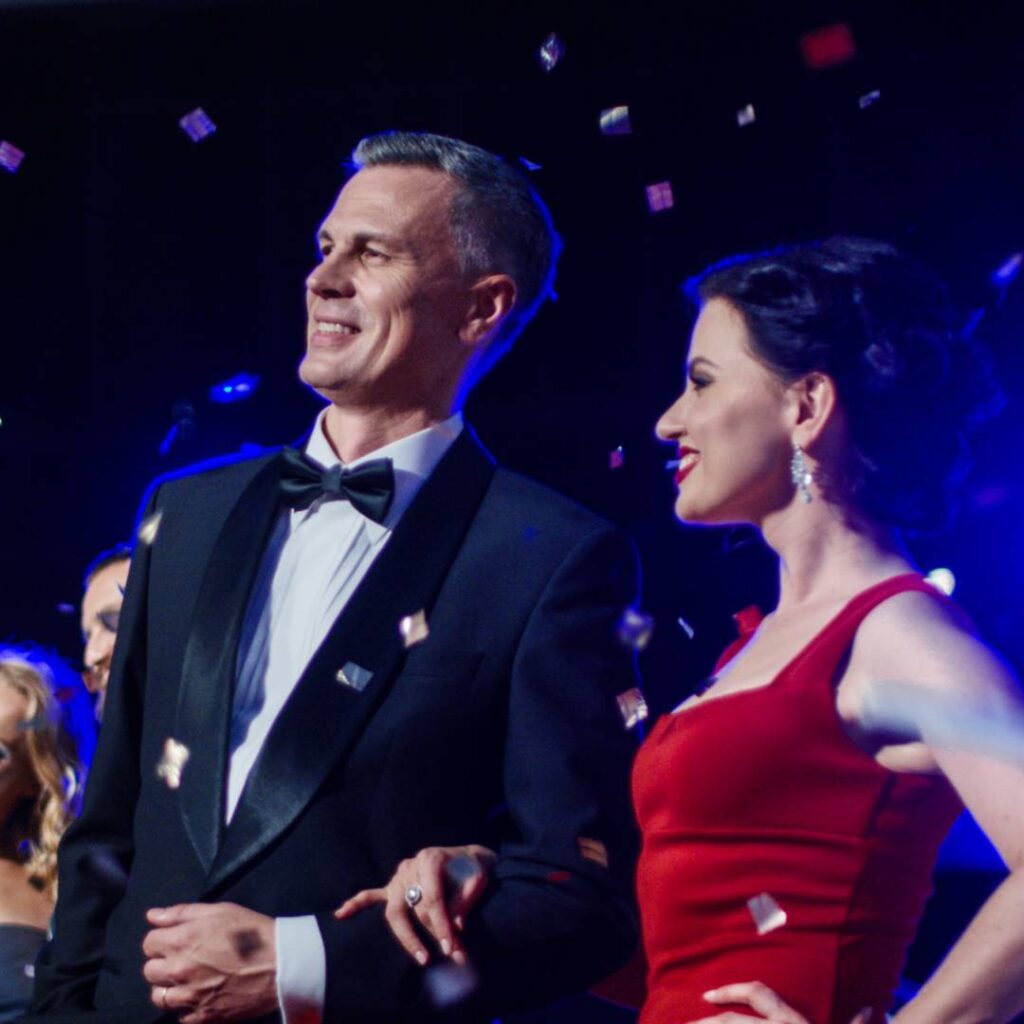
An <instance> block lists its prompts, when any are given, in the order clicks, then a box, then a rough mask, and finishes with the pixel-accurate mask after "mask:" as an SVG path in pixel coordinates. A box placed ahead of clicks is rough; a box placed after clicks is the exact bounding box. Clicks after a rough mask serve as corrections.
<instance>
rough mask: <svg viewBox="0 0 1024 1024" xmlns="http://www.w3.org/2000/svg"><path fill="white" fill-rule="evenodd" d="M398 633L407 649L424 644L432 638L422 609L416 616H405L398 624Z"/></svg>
mask: <svg viewBox="0 0 1024 1024" xmlns="http://www.w3.org/2000/svg"><path fill="white" fill-rule="evenodd" d="M398 632H399V633H401V634H402V642H403V643H404V644H405V646H406V647H407V648H408V647H414V646H415V645H416V644H419V643H422V642H423V641H424V640H426V639H427V637H428V636H430V628H429V627H428V626H427V616H426V613H425V612H424V611H423V610H422V609H420V610H419V611H418V612H416V613H415V614H414V615H406V616H404V617H403V618H402V619H401V620H400V621H399V623H398Z"/></svg>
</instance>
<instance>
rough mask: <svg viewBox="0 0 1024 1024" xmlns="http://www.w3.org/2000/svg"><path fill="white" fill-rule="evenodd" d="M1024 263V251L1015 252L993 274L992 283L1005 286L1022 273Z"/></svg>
mask: <svg viewBox="0 0 1024 1024" xmlns="http://www.w3.org/2000/svg"><path fill="white" fill-rule="evenodd" d="M1022 264H1024V252H1015V253H1014V254H1013V255H1012V256H1011V257H1010V258H1009V259H1008V260H1007V261H1006V262H1005V263H1004V264H1003V265H1002V266H1001V267H999V269H998V270H996V271H994V272H993V274H992V283H993V284H994V285H997V286H999V287H1001V288H1005V287H1006V286H1007V285H1008V284H1010V283H1011V282H1012V281H1013V279H1014V278H1015V277H1016V276H1017V275H1018V274H1019V273H1020V268H1021V265H1022Z"/></svg>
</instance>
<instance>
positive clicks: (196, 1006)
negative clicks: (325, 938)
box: [142, 903, 278, 1024]
mask: <svg viewBox="0 0 1024 1024" xmlns="http://www.w3.org/2000/svg"><path fill="white" fill-rule="evenodd" d="M146 919H147V920H148V921H149V923H150V924H151V925H152V926H153V929H152V931H150V932H147V934H146V938H145V939H144V940H143V943H142V951H143V953H145V954H146V965H145V967H144V968H143V970H142V973H143V975H144V976H145V979H146V981H148V982H149V984H150V985H151V986H152V993H151V998H152V1000H153V1005H154V1006H157V1007H159V1008H160V1009H161V1010H167V1011H168V1012H169V1013H176V1014H177V1015H178V1017H179V1019H180V1020H181V1024H213V1022H219V1021H233V1020H241V1019H243V1018H246V1017H259V1016H260V1015H261V1014H264V1013H270V1012H271V1011H273V1010H276V1009H277V1007H278V1002H277V949H276V946H275V942H274V919H273V918H272V917H267V916H266V915H264V914H257V913H256V912H255V911H252V910H246V908H245V907H240V906H238V905H237V904H234V903H183V904H180V905H178V906H176V907H166V908H154V909H152V910H150V911H149V912H148V913H147V914H146Z"/></svg>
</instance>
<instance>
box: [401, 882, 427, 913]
mask: <svg viewBox="0 0 1024 1024" xmlns="http://www.w3.org/2000/svg"><path fill="white" fill-rule="evenodd" d="M422 899H423V890H422V889H421V888H420V887H419V886H418V885H410V886H409V888H408V889H406V890H405V905H406V906H407V907H409V909H410V910H411V909H412V908H413V907H415V906H416V904H417V903H419V902H420V900H422Z"/></svg>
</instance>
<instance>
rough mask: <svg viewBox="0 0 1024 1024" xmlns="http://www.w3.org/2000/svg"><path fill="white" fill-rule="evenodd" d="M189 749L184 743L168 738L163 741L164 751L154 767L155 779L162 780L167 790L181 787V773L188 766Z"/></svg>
mask: <svg viewBox="0 0 1024 1024" xmlns="http://www.w3.org/2000/svg"><path fill="white" fill-rule="evenodd" d="M188 759H189V749H188V747H186V746H185V744H184V743H179V742H178V741H177V740H175V739H172V738H171V737H168V738H167V739H166V740H164V751H163V754H162V755H161V757H160V760H159V762H158V763H157V766H156V777H157V778H158V779H162V780H163V781H164V782H165V783H166V784H167V788H168V789H179V788H180V787H181V773H182V770H183V769H184V767H185V765H186V764H188Z"/></svg>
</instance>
